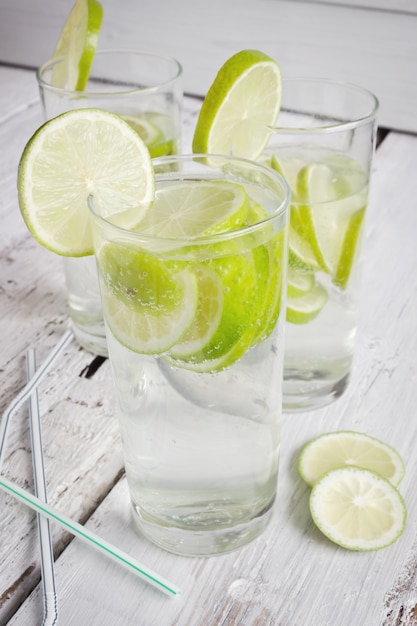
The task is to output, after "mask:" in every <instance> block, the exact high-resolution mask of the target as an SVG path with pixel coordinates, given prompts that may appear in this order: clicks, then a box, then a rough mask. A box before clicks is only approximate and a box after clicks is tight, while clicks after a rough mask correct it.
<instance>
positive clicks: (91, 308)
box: [37, 49, 183, 356]
mask: <svg viewBox="0 0 417 626" xmlns="http://www.w3.org/2000/svg"><path fill="white" fill-rule="evenodd" d="M64 62H65V61H64V59H62V58H61V59H60V58H58V59H52V60H50V61H47V62H46V63H45V64H44V65H42V67H41V68H40V69H39V70H38V72H37V80H38V86H39V91H40V96H41V101H42V107H43V113H44V117H45V119H46V120H48V119H51V118H53V117H55V116H57V115H59V114H60V113H63V112H65V111H69V110H71V109H81V108H87V107H95V108H100V109H106V110H107V111H111V112H113V113H117V114H119V115H121V116H122V117H124V118H125V119H126V121H127V122H129V123H130V124H131V126H132V127H133V128H134V129H135V130H136V131H137V132H138V133H139V135H141V137H142V138H143V140H144V141H145V143H146V144H147V146H148V148H149V151H150V153H151V156H152V157H157V156H163V155H169V154H176V153H177V152H179V151H180V142H181V123H182V119H181V114H182V113H181V112H182V97H183V93H182V67H181V65H180V64H179V62H178V61H176V60H175V59H173V58H171V57H165V56H158V55H155V54H151V53H148V52H144V51H139V50H126V49H124V50H123V49H120V50H110V49H109V50H98V51H97V52H96V54H95V57H94V62H93V66H92V68H91V73H90V79H89V82H88V84H87V87H86V89H85V90H84V91H72V90H69V89H66V88H57V87H54V85H53V81H54V75H55V72H58V73H59V66H60V65H62V64H63V63H64ZM64 272H65V279H66V285H67V292H68V305H69V311H70V316H71V321H72V327H73V331H74V335H75V337H76V339H77V340H78V342H79V343H80V344H81V345H82V346H83V347H84V348H86V349H87V350H89V351H90V352H93V353H94V354H100V355H103V356H107V345H106V339H105V331H104V322H103V314H102V309H101V301H100V294H99V288H98V280H97V269H96V262H95V258H94V256H87V257H79V258H76V257H65V258H64Z"/></svg>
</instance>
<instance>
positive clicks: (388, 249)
mask: <svg viewBox="0 0 417 626" xmlns="http://www.w3.org/2000/svg"><path fill="white" fill-rule="evenodd" d="M0 84H1V86H2V89H1V90H0V145H1V146H2V149H1V152H0V220H1V221H0V224H1V228H0V342H1V344H0V346H1V350H0V411H4V410H5V409H6V407H7V406H8V404H9V403H10V402H11V400H12V399H13V397H14V396H15V395H16V393H17V392H18V391H19V390H20V389H21V388H22V387H23V385H24V383H25V353H26V350H27V349H28V348H29V347H36V349H37V353H38V359H39V361H41V360H42V359H43V358H44V357H45V356H46V355H47V353H48V352H49V351H50V350H51V349H52V347H53V346H54V345H55V344H56V343H57V341H58V340H59V339H60V338H61V337H62V335H63V333H64V332H65V330H66V328H67V309H66V300H65V289H64V285H63V272H62V267H61V261H60V259H59V258H57V257H55V256H54V255H52V254H51V253H49V252H47V251H46V250H44V249H43V248H41V247H40V246H39V245H38V244H37V243H36V242H35V241H34V240H33V239H32V237H31V236H30V235H29V233H28V232H27V230H26V227H25V226H24V224H23V222H22V219H21V217H20V214H19V211H18V207H17V196H16V168H17V164H18V160H19V157H20V154H21V151H22V149H23V146H24V144H25V143H26V141H27V139H28V138H29V136H30V135H31V133H32V132H33V131H34V130H35V129H36V128H37V126H39V124H40V123H41V112H40V104H39V100H38V93H37V88H36V81H35V78H34V74H33V72H31V71H28V70H19V69H16V68H15V69H12V68H7V67H1V66H0ZM199 106H200V103H199V101H198V100H196V99H191V98H186V100H185V114H184V132H185V145H186V146H187V145H189V140H190V137H191V134H192V131H193V127H194V122H195V116H196V113H197V111H198V108H199ZM416 167H417V136H415V135H414V136H413V135H409V134H404V133H396V132H389V133H388V135H387V136H386V137H385V138H384V140H383V142H382V143H381V144H380V146H379V148H378V150H377V154H376V159H375V164H374V172H373V184H372V194H371V205H370V209H369V214H368V221H367V241H366V254H365V263H364V288H363V298H362V305H361V316H360V329H359V336H358V343H357V350H356V358H355V362H354V370H353V377H352V381H351V384H350V386H349V388H348V390H347V392H346V393H345V395H344V396H342V398H341V399H339V400H338V401H337V402H336V403H334V404H333V405H331V406H329V407H327V408H325V409H322V410H319V411H316V412H311V413H303V414H301V413H300V414H287V415H284V418H283V426H282V453H281V462H280V478H279V486H278V500H277V504H276V509H275V515H274V518H273V522H272V523H271V525H270V526H269V528H268V529H267V531H266V532H265V533H264V535H263V536H262V537H260V538H259V539H257V540H256V541H255V542H253V543H251V544H250V545H248V546H247V547H245V548H243V549H241V550H240V551H237V552H234V553H231V554H229V555H225V556H220V557H212V558H207V559H203V558H201V559H191V558H182V557H178V556H175V555H172V554H169V553H165V552H164V551H162V550H160V549H158V548H156V547H155V546H153V545H151V544H150V543H148V542H147V541H146V540H145V539H143V538H142V537H140V536H139V535H138V534H137V533H136V531H134V530H133V528H132V526H131V522H130V512H129V503H128V496H127V487H126V481H125V478H124V474H123V462H122V455H121V448H120V442H119V437H118V425H117V421H116V417H115V408H114V401H113V397H112V393H111V389H112V387H111V378H110V371H109V364H108V362H107V361H104V362H101V361H100V360H97V359H96V360H95V359H94V358H93V357H92V356H91V355H90V354H88V353H86V352H84V351H83V350H82V349H80V348H79V347H78V346H77V345H76V344H75V342H72V343H70V345H69V346H68V348H67V349H66V350H65V353H64V355H63V356H62V358H61V359H60V360H59V362H58V363H57V365H56V366H55V368H54V369H53V370H52V371H51V373H50V374H49V375H48V376H47V378H46V380H45V381H44V382H43V383H42V385H41V387H40V399H41V409H42V424H43V432H44V447H45V456H46V474H47V479H48V496H49V502H50V503H51V504H52V505H54V506H56V507H57V508H58V509H59V510H60V511H62V512H64V513H65V514H67V515H69V516H71V517H72V518H74V519H76V520H79V521H81V522H82V523H86V524H87V526H88V527H89V528H91V529H92V530H94V531H95V532H97V533H98V534H99V535H100V536H102V537H104V538H106V539H107V540H109V541H111V542H112V543H114V544H115V545H117V546H118V547H119V548H121V549H123V550H125V551H127V552H128V553H129V554H131V555H132V556H134V557H135V558H136V559H138V560H139V561H142V562H143V563H145V564H146V565H147V566H148V567H150V568H151V569H153V570H155V571H156V572H158V573H159V574H160V575H162V576H164V577H166V578H168V580H170V581H172V582H174V583H176V584H178V585H179V586H180V587H181V588H182V594H181V595H180V596H179V597H178V598H175V599H171V598H168V597H166V596H165V595H163V594H162V593H160V592H159V591H158V590H156V589H154V588H152V587H150V586H149V585H147V584H145V583H144V582H142V581H141V580H140V579H138V578H137V577H136V576H134V575H133V574H131V573H129V572H128V571H126V570H125V569H123V568H121V567H120V566H119V565H118V564H117V563H113V562H110V561H108V560H107V559H106V558H105V557H102V556H101V555H100V554H98V553H97V552H95V551H94V550H92V549H91V548H89V547H88V546H86V545H85V544H83V543H81V542H80V541H79V540H77V539H75V540H72V537H71V536H70V535H69V534H67V533H66V532H63V531H61V529H60V527H58V526H55V525H53V541H54V547H55V553H56V584H57V592H58V610H59V624H63V625H65V626H67V625H68V626H73V625H74V626H96V625H97V626H99V625H100V626H103V625H104V626H107V625H109V626H110V625H111V626H132V625H138V626H174V625H176V626H255V625H256V626H306V625H311V626H405V625H407V626H412V625H415V624H417V540H416V530H417V490H416V488H415V476H416V472H417V452H416V443H417V409H416V407H417V313H416V312H417V237H416V234H417V175H416V171H417V170H416ZM337 429H355V430H361V431H365V432H367V433H369V434H371V435H374V436H376V437H379V438H381V439H383V440H385V441H387V442H390V443H391V444H392V445H393V446H395V447H396V448H397V449H398V450H399V452H400V453H401V454H402V456H403V458H404V460H405V464H406V469H407V473H406V476H405V479H404V481H403V483H402V484H401V486H400V491H401V492H402V494H403V496H404V498H405V500H406V503H407V507H408V521H407V526H406V529H405V532H404V534H403V535H402V536H401V538H400V539H399V540H398V541H397V542H396V543H395V544H394V545H392V546H391V547H389V548H387V549H385V550H382V551H378V552H371V553H355V552H349V551H345V550H343V549H341V548H337V547H336V546H335V545H333V544H331V543H330V542H328V541H327V540H326V539H325V538H324V537H323V536H322V535H321V534H320V533H319V531H318V530H317V529H316V528H315V527H314V525H313V523H312V522H311V519H310V515H309V511H308V494H309V490H308V488H307V487H306V486H305V485H304V483H303V482H302V481H301V479H300V478H299V477H298V475H297V470H296V459H297V454H298V451H299V450H300V448H301V446H302V445H303V444H304V443H305V442H306V441H307V440H309V439H310V438H312V437H314V436H316V435H319V434H320V433H323V432H326V431H331V430H337ZM3 471H4V474H5V475H6V476H7V477H8V478H9V479H10V480H14V481H16V482H18V483H19V484H20V485H22V486H24V487H26V488H27V489H31V490H32V489H33V477H32V465H31V450H30V440H29V427H28V417H27V409H26V408H25V409H21V410H20V411H19V413H18V414H17V415H16V416H15V417H14V418H13V422H12V424H11V427H10V430H9V438H8V444H7V451H6V458H5V463H4V468H3ZM0 564H1V565H0V624H1V625H3V624H6V623H10V624H13V625H19V626H20V625H30V626H32V625H36V624H40V623H41V621H42V613H43V605H42V591H41V586H40V584H39V581H40V565H39V549H38V537H37V526H36V519H35V515H34V514H33V513H32V512H31V511H30V510H29V509H26V508H25V507H24V506H23V505H21V504H19V503H17V502H15V501H14V500H13V499H12V498H11V497H10V496H8V495H5V494H0Z"/></svg>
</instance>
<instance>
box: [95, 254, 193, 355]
mask: <svg viewBox="0 0 417 626" xmlns="http://www.w3.org/2000/svg"><path fill="white" fill-rule="evenodd" d="M98 259H99V268H100V280H101V285H102V298H103V304H104V307H103V308H104V314H105V318H106V322H107V324H108V326H109V328H110V330H111V331H112V333H113V334H114V336H115V337H116V338H117V339H118V340H119V341H120V343H122V344H123V345H125V346H127V347H128V348H130V349H131V350H133V351H135V352H140V353H141V354H161V353H163V352H165V351H166V350H168V349H169V348H171V347H172V346H173V345H174V344H175V343H177V342H178V341H179V340H180V339H181V337H182V336H183V335H184V334H185V333H186V331H187V330H188V328H189V327H190V325H191V323H192V322H193V320H194V318H195V315H196V311H197V302H198V285H197V279H196V277H195V274H194V273H193V272H190V271H187V270H182V271H179V272H176V273H175V272H172V271H170V268H169V267H168V265H167V264H166V263H164V262H162V261H160V260H158V259H157V258H155V257H152V256H151V255H147V254H144V253H143V252H141V251H138V250H133V249H130V248H126V247H125V246H124V245H118V244H116V243H109V244H104V245H103V246H102V248H101V249H100V251H99V257H98Z"/></svg>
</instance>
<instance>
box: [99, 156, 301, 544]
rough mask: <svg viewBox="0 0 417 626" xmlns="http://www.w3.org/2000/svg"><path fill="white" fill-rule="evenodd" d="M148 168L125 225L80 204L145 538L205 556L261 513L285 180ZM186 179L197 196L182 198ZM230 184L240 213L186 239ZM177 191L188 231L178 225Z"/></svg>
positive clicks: (241, 536) (209, 167)
mask: <svg viewBox="0 0 417 626" xmlns="http://www.w3.org/2000/svg"><path fill="white" fill-rule="evenodd" d="M154 165H155V168H156V190H157V191H156V201H155V204H154V205H153V206H152V207H151V208H150V209H149V211H148V213H147V215H146V218H145V220H144V221H142V222H141V224H139V225H138V226H137V227H136V230H135V231H134V232H129V231H126V230H123V229H121V228H118V227H116V226H114V225H113V224H111V223H110V222H108V221H105V220H104V219H102V218H101V217H100V216H99V215H97V213H96V212H95V210H94V198H90V200H89V204H90V209H91V214H92V222H93V237H94V247H95V252H96V257H97V262H98V267H99V282H100V288H101V294H102V300H103V310H104V317H105V321H106V330H107V339H108V347H109V357H110V363H111V367H112V372H113V379H114V384H115V389H116V396H117V401H118V411H119V418H120V426H121V434H122V442H123V449H124V457H125V467H126V474H127V480H128V483H129V489H130V497H131V501H132V506H133V516H134V519H135V522H136V524H137V526H138V527H139V529H140V530H141V532H142V533H143V534H144V535H145V536H147V537H148V538H149V539H151V540H152V541H153V542H155V543H156V544H157V545H159V546H161V547H163V548H165V549H167V550H169V551H172V552H175V553H178V554H184V555H190V556H192V555H211V554H216V553H222V552H227V551H230V550H232V549H235V548H237V547H239V546H241V545H243V544H245V543H247V542H248V541H250V540H251V539H253V538H254V537H256V536H257V535H259V533H261V532H262V530H263V529H264V528H265V526H266V524H267V522H268V521H269V519H270V517H271V515H272V510H273V509H272V506H273V503H274V500H275V496H276V487H277V473H278V454H279V441H280V437H279V423H280V415H281V404H282V397H281V381H282V363H283V331H284V316H285V286H286V266H287V216H288V206H289V190H288V186H287V185H286V183H285V181H284V180H283V178H282V177H281V176H280V175H279V174H277V173H276V172H273V171H272V170H271V169H270V168H266V167H264V166H262V165H260V164H259V163H252V162H250V161H245V160H241V159H234V158H232V157H214V156H210V157H209V159H208V160H207V158H206V156H197V155H192V156H177V157H165V158H161V159H156V160H155V162H154ZM213 181H215V186H216V189H215V193H210V194H206V192H204V189H205V188H204V185H207V184H208V183H210V182H213ZM190 183H194V191H193V194H194V193H195V189H196V188H197V196H198V192H199V188H202V189H203V192H204V202H201V201H200V200H201V198H200V199H198V198H197V196H196V195H192V198H193V200H191V201H190V200H189V198H190V192H189V189H190V187H189V185H190ZM230 183H232V184H233V186H234V187H233V189H237V190H238V191H237V195H236V199H237V201H238V202H239V204H238V205H237V207H238V213H237V214H236V219H237V223H236V222H235V217H234V218H233V220H232V222H230V223H228V220H229V218H227V216H226V217H225V220H226V221H225V222H224V223H223V228H224V230H223V228H221V229H220V232H217V230H214V231H213V232H212V233H211V234H206V235H198V234H197V235H193V234H192V232H193V228H194V226H193V224H195V223H196V224H197V228H199V225H200V223H202V222H200V220H203V221H204V220H206V219H207V216H208V219H209V220H210V216H211V215H212V213H216V212H217V213H218V212H219V210H220V208H219V207H221V211H223V210H224V209H223V205H221V204H219V197H220V196H222V197H223V199H224V196H223V192H222V189H223V190H224V188H225V186H226V194H228V193H229V184H230ZM219 184H220V186H221V187H220V193H219V194H218V193H217V186H218V185H219ZM187 185H188V186H187ZM222 185H223V187H222ZM179 189H180V190H181V193H178V195H177V192H178V190H179ZM167 194H168V195H167ZM184 198H185V202H186V203H188V209H189V216H190V217H191V218H192V219H191V220H190V221H189V222H188V223H187V225H186V226H187V228H186V229H185V230H187V229H188V233H187V232H185V230H184V231H183V230H182V226H181V228H177V226H176V224H177V220H178V214H179V211H180V208H181V207H183V205H182V203H183V202H184ZM121 202H122V199H121ZM164 202H165V203H166V204H167V205H169V206H170V210H171V211H172V221H170V219H168V218H167V219H166V220H165V225H164V228H163V229H161V228H160V224H159V222H158V219H159V218H158V217H156V218H153V214H152V211H154V215H157V213H156V209H155V206H163V207H164V206H165V205H164ZM181 210H183V209H182V208H181ZM148 216H149V217H148ZM153 219H155V223H154V222H153V221H152V220H153ZM167 223H171V227H170V228H168V229H167V228H166V224H167ZM181 224H182V225H184V223H183V222H181ZM190 228H191V232H190V230H189V229H190ZM201 232H202V231H201Z"/></svg>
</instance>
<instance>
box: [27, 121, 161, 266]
mask: <svg viewBox="0 0 417 626" xmlns="http://www.w3.org/2000/svg"><path fill="white" fill-rule="evenodd" d="M154 189H155V184H154V172H153V167H152V163H151V158H150V155H149V151H148V149H147V148H146V146H145V144H144V143H143V141H142V139H140V137H139V136H138V134H137V133H135V132H134V131H133V129H132V128H131V127H130V126H129V124H127V122H125V121H124V120H122V119H121V118H120V117H119V116H117V115H114V114H113V113H109V112H107V111H103V110H99V109H76V110H72V111H68V112H67V113H63V114H62V115H60V116H58V117H56V118H54V119H52V120H49V121H48V122H46V124H44V125H43V126H41V128H39V129H38V130H37V131H36V132H35V134H34V135H33V136H32V138H31V139H30V140H29V141H28V143H27V145H26V147H25V149H24V151H23V154H22V157H21V159H20V163H19V169H18V197H19V206H20V210H21V212H22V215H23V219H24V220H25V222H26V225H27V227H28V229H29V230H30V232H31V233H32V235H33V236H34V237H35V239H37V240H38V241H39V243H41V244H42V245H43V246H45V247H46V248H48V249H49V250H52V251H53V252H55V253H57V254H61V255H64V256H85V255H88V254H92V253H93V242H92V236H91V232H90V224H89V214H88V209H87V197H88V196H89V195H90V194H92V195H93V196H94V202H95V207H96V210H97V211H98V213H99V214H100V215H102V216H103V217H105V218H109V219H110V218H111V219H113V218H114V221H117V223H118V224H119V225H124V226H125V227H126V228H129V227H130V226H131V225H133V224H136V223H137V222H138V221H139V219H141V217H142V215H143V214H144V213H145V212H146V211H147V209H148V208H149V205H150V203H151V202H152V201H153V198H154V193H155V191H154ZM117 214H119V215H117Z"/></svg>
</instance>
